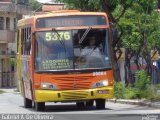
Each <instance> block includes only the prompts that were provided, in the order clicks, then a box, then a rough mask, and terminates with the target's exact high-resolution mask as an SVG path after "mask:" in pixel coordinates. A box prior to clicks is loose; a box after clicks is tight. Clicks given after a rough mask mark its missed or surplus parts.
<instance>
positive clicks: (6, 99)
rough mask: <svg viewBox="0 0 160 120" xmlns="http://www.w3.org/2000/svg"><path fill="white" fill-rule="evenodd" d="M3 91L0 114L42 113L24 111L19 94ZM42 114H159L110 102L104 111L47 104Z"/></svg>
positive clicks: (97, 118)
mask: <svg viewBox="0 0 160 120" xmlns="http://www.w3.org/2000/svg"><path fill="white" fill-rule="evenodd" d="M5 91H7V92H6V93H4V94H1V95H0V113H12V114H18V113H20V114H24V113H28V114H42V112H36V111H35V109H34V108H31V109H25V108H24V107H23V99H22V97H21V95H20V94H19V93H16V92H14V91H13V90H10V89H9V90H5ZM43 114H54V115H55V119H56V120H75V119H76V120H77V119H79V120H85V119H87V120H104V119H106V118H108V119H109V120H112V118H113V117H114V119H116V118H117V119H116V120H124V119H128V120H132V119H133V120H141V119H142V114H160V110H158V109H154V108H149V107H145V106H137V105H126V104H119V103H110V102H107V103H106V109H105V110H96V108H95V107H91V108H85V109H77V107H76V105H75V103H63V104H60V103H56V104H55V103H47V105H46V110H45V112H43ZM82 114H83V115H82ZM108 119H107V120H108ZM114 119H113V120H114Z"/></svg>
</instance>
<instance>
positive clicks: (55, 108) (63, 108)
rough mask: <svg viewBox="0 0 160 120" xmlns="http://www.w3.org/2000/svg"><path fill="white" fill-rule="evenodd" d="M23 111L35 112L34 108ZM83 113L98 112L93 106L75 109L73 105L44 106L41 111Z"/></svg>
mask: <svg viewBox="0 0 160 120" xmlns="http://www.w3.org/2000/svg"><path fill="white" fill-rule="evenodd" d="M20 107H23V108H24V106H20ZM25 109H27V110H29V111H32V112H33V111H34V112H35V111H36V110H35V108H34V107H32V108H30V109H29V108H25ZM103 110H111V109H108V108H106V109H103ZM85 111H98V110H97V109H96V107H95V106H93V107H77V106H76V105H74V104H67V105H64V104H63V105H46V108H45V111H43V112H48V113H49V112H67V113H68V112H71V113H72V112H85Z"/></svg>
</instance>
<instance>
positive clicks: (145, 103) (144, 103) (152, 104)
mask: <svg viewBox="0 0 160 120" xmlns="http://www.w3.org/2000/svg"><path fill="white" fill-rule="evenodd" d="M107 101H108V102H114V103H122V104H131V105H140V106H148V107H153V108H160V101H159V102H152V101H149V100H145V99H143V100H137V99H135V100H126V99H110V100H107Z"/></svg>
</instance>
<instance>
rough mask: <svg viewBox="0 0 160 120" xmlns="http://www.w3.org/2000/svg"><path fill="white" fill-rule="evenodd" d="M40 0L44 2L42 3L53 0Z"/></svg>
mask: <svg viewBox="0 0 160 120" xmlns="http://www.w3.org/2000/svg"><path fill="white" fill-rule="evenodd" d="M37 1H39V2H42V3H46V2H50V1H51V0H37Z"/></svg>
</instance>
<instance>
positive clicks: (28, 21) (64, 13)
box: [18, 10, 107, 27]
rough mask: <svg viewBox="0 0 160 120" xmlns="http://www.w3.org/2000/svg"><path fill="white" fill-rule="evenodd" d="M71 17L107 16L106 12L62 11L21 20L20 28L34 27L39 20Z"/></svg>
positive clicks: (19, 22)
mask: <svg viewBox="0 0 160 120" xmlns="http://www.w3.org/2000/svg"><path fill="white" fill-rule="evenodd" d="M69 15H104V16H106V17H107V15H106V14H105V13H104V12H80V11H79V10H60V11H50V12H45V14H41V15H32V16H30V17H28V18H25V19H21V20H19V21H18V27H22V26H26V25H33V24H34V21H35V20H36V19H38V18H45V17H54V16H69Z"/></svg>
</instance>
